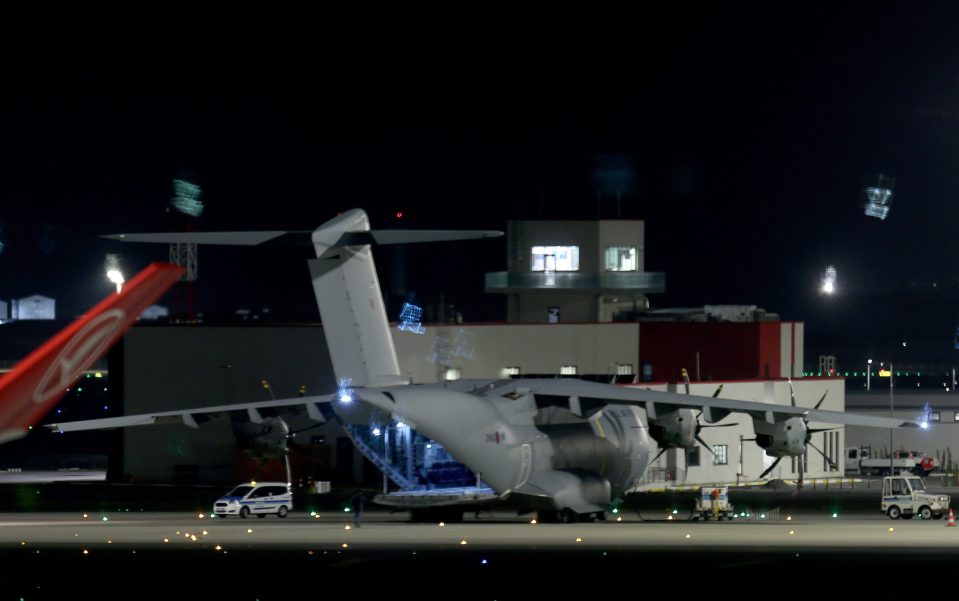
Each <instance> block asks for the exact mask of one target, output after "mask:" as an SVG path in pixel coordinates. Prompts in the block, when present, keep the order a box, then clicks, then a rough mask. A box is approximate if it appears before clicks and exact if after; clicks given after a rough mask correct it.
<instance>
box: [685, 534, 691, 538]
mask: <svg viewBox="0 0 959 601" xmlns="http://www.w3.org/2000/svg"><path fill="white" fill-rule="evenodd" d="M692 537H693V535H692V534H688V533H687V534H686V537H685V538H692Z"/></svg>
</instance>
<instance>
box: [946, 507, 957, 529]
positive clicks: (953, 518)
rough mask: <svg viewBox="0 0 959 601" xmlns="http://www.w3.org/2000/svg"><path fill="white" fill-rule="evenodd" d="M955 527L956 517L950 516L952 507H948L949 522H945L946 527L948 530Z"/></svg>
mask: <svg viewBox="0 0 959 601" xmlns="http://www.w3.org/2000/svg"><path fill="white" fill-rule="evenodd" d="M955 525H956V516H954V515H953V514H952V507H950V508H949V521H948V522H946V527H947V528H948V527H949V526H955Z"/></svg>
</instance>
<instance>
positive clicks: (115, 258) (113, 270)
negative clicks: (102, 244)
mask: <svg viewBox="0 0 959 601" xmlns="http://www.w3.org/2000/svg"><path fill="white" fill-rule="evenodd" d="M106 272H107V279H108V280H110V281H111V282H113V283H114V284H116V287H117V294H120V290H122V289H123V282H124V279H123V272H122V271H120V258H119V255H114V254H108V255H107V261H106Z"/></svg>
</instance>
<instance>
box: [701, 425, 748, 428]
mask: <svg viewBox="0 0 959 601" xmlns="http://www.w3.org/2000/svg"><path fill="white" fill-rule="evenodd" d="M738 425H739V424H703V425H701V426H700V428H728V427H730V426H738Z"/></svg>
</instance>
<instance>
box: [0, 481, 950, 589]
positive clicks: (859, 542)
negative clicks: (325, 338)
mask: <svg viewBox="0 0 959 601" xmlns="http://www.w3.org/2000/svg"><path fill="white" fill-rule="evenodd" d="M936 490H937V491H938V492H946V493H947V494H949V493H951V492H953V491H951V490H948V489H936ZM691 498H692V497H691V496H690V495H688V494H686V495H683V494H678V495H671V494H649V495H636V496H635V498H634V499H633V502H632V503H627V506H625V507H624V508H623V511H622V512H621V513H619V514H615V515H613V514H611V515H610V518H609V519H607V520H606V521H601V522H592V523H579V524H539V523H537V524H533V523H531V520H532V516H529V515H525V516H519V515H517V514H516V513H513V512H508V511H495V512H492V513H490V512H481V513H480V514H479V515H478V516H476V515H474V514H473V512H470V513H468V514H467V515H466V516H465V519H464V522H462V523H458V524H443V525H440V524H414V523H410V522H409V521H408V515H407V514H406V513H402V512H401V513H389V512H387V511H377V510H371V511H366V512H364V514H363V516H362V527H360V528H356V527H354V526H353V516H352V515H351V514H349V513H344V512H342V511H341V510H339V509H338V508H337V509H333V508H330V509H328V510H323V511H320V513H319V514H318V515H309V514H307V513H306V512H304V511H294V512H292V513H291V514H290V516H289V517H287V518H285V519H280V518H277V517H275V516H268V517H266V518H263V519H256V518H249V519H245V520H244V519H240V518H211V517H210V516H209V515H208V514H205V513H203V514H202V517H201V513H191V512H188V511H176V512H154V511H136V510H130V511H109V510H101V511H98V512H86V513H83V512H80V511H69V512H17V513H3V514H0V600H2V599H8V598H12V599H18V598H23V599H35V598H58V599H63V598H67V597H66V595H69V598H78V597H80V596H82V597H90V596H92V597H93V598H97V599H103V598H124V599H139V598H158V597H159V598H177V599H217V600H219V599H229V600H230V601H234V600H236V599H280V598H282V599H287V600H289V599H296V598H303V599H307V598H310V599H312V598H329V597H330V595H334V594H335V595H337V598H338V597H339V595H342V594H349V595H351V596H359V597H360V598H363V599H366V598H401V599H405V598H418V599H421V598H424V597H426V598H437V599H538V598H549V599H565V598H575V597H579V596H586V597H587V598H590V599H594V598H595V599H602V598H605V597H609V596H611V597H617V598H618V597H622V596H624V595H628V596H630V597H641V596H645V595H648V594H651V593H652V591H653V590H662V591H663V592H662V593H660V595H663V594H665V595H666V596H667V597H670V596H673V595H674V594H678V595H681V597H682V598H687V597H690V596H692V595H693V594H694V593H696V596H699V595H698V594H699V593H703V594H705V593H710V596H716V595H721V596H722V597H723V598H727V597H733V596H741V595H747V596H756V595H759V596H763V597H767V596H768V597H772V598H776V599H781V598H804V599H808V598H809V596H810V595H811V594H813V591H817V590H818V591H822V590H828V591H829V595H828V596H829V597H830V598H831V597H832V596H833V595H834V594H835V593H837V592H842V591H849V592H851V593H855V594H863V593H869V592H881V593H883V595H889V594H895V593H898V592H902V593H903V594H907V593H909V592H912V593H913V594H915V593H916V591H921V592H928V591H930V590H931V587H935V586H936V584H937V583H939V584H942V583H944V582H945V583H948V581H949V580H948V578H950V577H949V575H950V574H952V573H953V572H955V571H956V570H957V568H956V566H959V526H956V527H950V526H948V525H947V524H948V520H947V519H945V518H944V519H940V520H928V521H923V520H919V519H913V520H895V521H894V520H890V519H888V518H887V517H885V516H884V515H882V514H881V513H880V512H879V508H878V503H879V493H878V490H876V489H874V488H873V489H863V488H857V489H852V490H850V489H849V488H845V489H842V490H837V489H830V490H816V491H812V490H808V488H807V489H806V490H803V491H801V492H799V491H796V490H795V489H794V488H793V489H791V490H790V489H786V490H779V491H774V490H755V491H732V492H731V493H730V498H731V500H732V502H733V503H734V505H736V508H737V510H738V511H740V512H742V513H748V517H746V516H743V517H738V518H736V519H734V520H732V521H725V520H723V521H689V520H688V518H689V511H688V508H689V507H690V505H689V503H688V501H689V500H690V499H691ZM955 498H957V499H959V497H955ZM870 507H871V509H870ZM684 508H685V511H681V510H683V509H684ZM674 510H675V513H674ZM833 511H835V512H836V517H833V513H832V512H833ZM827 584H828V588H827V589H822V588H821V587H824V586H826V585H827ZM670 590H674V593H670Z"/></svg>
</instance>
